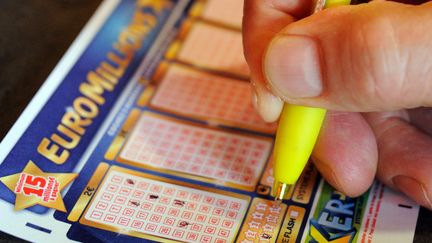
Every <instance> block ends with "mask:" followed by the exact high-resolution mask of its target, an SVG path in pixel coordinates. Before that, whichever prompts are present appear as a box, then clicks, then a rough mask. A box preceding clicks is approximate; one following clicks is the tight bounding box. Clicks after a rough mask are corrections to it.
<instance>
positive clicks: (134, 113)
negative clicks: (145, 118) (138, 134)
mask: <svg viewBox="0 0 432 243" xmlns="http://www.w3.org/2000/svg"><path fill="white" fill-rule="evenodd" d="M140 115H141V111H140V110H138V109H133V110H131V112H130V113H129V115H128V117H127V119H126V121H125V122H124V124H123V127H122V128H121V130H120V132H119V134H118V135H117V136H116V137H115V138H114V140H113V142H112V143H111V145H110V147H109V148H108V150H107V152H106V153H105V159H106V160H114V159H115V157H116V156H117V154H118V152H119V151H120V149H121V147H122V146H123V144H124V142H125V141H126V135H127V134H128V133H129V131H130V130H131V129H132V127H133V125H135V123H136V121H137V120H138V118H139V117H140Z"/></svg>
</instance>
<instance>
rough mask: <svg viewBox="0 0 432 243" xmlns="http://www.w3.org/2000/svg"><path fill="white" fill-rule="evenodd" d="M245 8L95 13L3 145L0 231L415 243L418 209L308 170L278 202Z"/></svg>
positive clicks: (238, 0)
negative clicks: (354, 191) (254, 84)
mask: <svg viewBox="0 0 432 243" xmlns="http://www.w3.org/2000/svg"><path fill="white" fill-rule="evenodd" d="M242 9H243V1H242V0H197V1H192V0H178V1H174V0H153V1H152V0H110V1H105V2H103V3H102V4H101V6H100V7H99V9H98V10H97V12H96V13H95V14H94V16H93V17H92V18H91V19H90V21H89V22H88V24H87V25H86V27H85V28H84V29H83V31H82V32H81V34H80V35H79V36H78V37H77V39H76V40H75V42H74V43H73V44H72V46H71V47H70V49H69V50H68V51H67V53H66V54H65V56H64V57H63V59H62V60H61V61H60V63H59V64H58V66H57V67H56V68H55V69H54V70H53V72H52V73H51V75H50V76H49V78H48V79H47V80H46V82H45V84H44V85H43V87H42V88H41V89H40V90H39V92H38V93H37V95H36V96H35V97H34V99H33V100H32V101H31V103H30V104H29V105H28V107H27V108H26V110H25V111H24V113H23V114H22V115H21V117H20V118H19V120H18V121H17V122H16V124H15V125H14V126H13V128H12V129H11V131H10V132H9V133H8V135H7V136H6V137H5V139H4V140H3V141H2V143H1V145H0V161H1V164H0V230H1V231H4V232H7V233H9V234H12V235H15V236H17V237H20V238H23V239H26V240H30V241H36V242H54V241H57V242H67V241H85V242H91V241H96V242H99V241H103V242H105V241H106V242H117V241H118V242H120V241H121V242H141V241H155V242H217V243H222V242H224V243H225V242H410V241H412V239H413V236H414V230H415V226H416V221H417V217H418V211H419V206H418V205H416V204H414V203H413V202H412V201H410V200H409V199H407V198H405V197H404V196H402V195H400V194H397V193H395V192H393V191H392V190H391V189H389V188H387V187H385V186H384V185H382V184H380V183H378V182H375V183H374V184H373V185H372V187H371V188H370V189H369V190H368V191H367V192H366V193H365V194H364V195H362V196H360V197H358V198H350V197H347V196H345V195H343V194H341V193H340V192H338V191H336V190H335V189H333V188H332V187H331V186H329V185H328V184H327V183H325V182H324V181H323V180H322V179H321V177H320V175H319V173H318V171H317V170H316V169H315V168H314V166H313V164H312V163H310V164H309V165H308V166H307V168H306V169H305V171H304V172H303V174H302V176H301V178H300V180H299V181H298V183H297V184H296V185H295V187H294V188H293V189H292V191H291V192H290V197H289V199H287V200H284V201H283V202H282V203H280V204H276V203H274V201H273V199H272V198H271V197H270V195H269V192H270V187H271V185H272V182H273V177H272V156H271V154H272V148H273V142H274V133H275V124H268V123H265V122H264V121H262V120H261V119H260V118H259V116H258V114H257V113H256V112H255V111H254V109H253V106H252V104H251V97H250V87H249V83H248V77H249V69H248V66H247V64H246V61H245V59H244V56H243V53H242V40H241V18H242Z"/></svg>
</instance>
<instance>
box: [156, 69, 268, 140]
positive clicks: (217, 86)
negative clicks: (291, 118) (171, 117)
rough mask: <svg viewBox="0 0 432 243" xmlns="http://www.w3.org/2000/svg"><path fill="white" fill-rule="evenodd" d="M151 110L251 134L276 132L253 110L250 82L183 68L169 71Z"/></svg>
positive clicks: (158, 90)
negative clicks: (238, 128) (246, 129)
mask: <svg viewBox="0 0 432 243" xmlns="http://www.w3.org/2000/svg"><path fill="white" fill-rule="evenodd" d="M150 104H151V106H153V107H155V108H159V109H162V110H166V111H170V112H173V113H175V114H181V115H185V116H187V117H197V118H201V119H204V120H207V121H213V120H214V121H215V122H216V123H220V122H222V124H227V125H231V126H234V127H240V128H250V129H252V130H257V131H264V132H274V131H275V128H276V126H275V124H269V123H266V122H264V121H263V120H262V119H261V117H259V115H258V114H257V112H256V111H255V109H254V108H253V105H252V102H251V91H250V85H249V83H248V82H244V81H239V80H236V79H232V78H226V77H221V76H217V75H213V74H209V73H206V72H202V71H197V70H194V69H192V68H188V67H186V66H182V65H170V66H169V67H168V70H166V73H165V75H164V76H163V78H162V80H161V83H160V84H159V86H158V89H157V91H156V94H155V95H154V97H153V99H152V100H151V103H150Z"/></svg>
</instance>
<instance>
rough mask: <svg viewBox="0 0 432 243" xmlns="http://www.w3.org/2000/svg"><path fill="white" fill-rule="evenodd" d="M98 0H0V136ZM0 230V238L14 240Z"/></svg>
mask: <svg viewBox="0 0 432 243" xmlns="http://www.w3.org/2000/svg"><path fill="white" fill-rule="evenodd" d="M100 2H101V1H100V0H45V1H40V0H1V1H0V46H1V48H0V64H1V65H0V83H1V84H0V139H2V138H3V137H4V136H5V135H6V133H7V131H8V130H9V129H10V128H11V127H12V125H13V123H14V122H15V120H16V119H17V118H18V116H19V115H20V113H21V112H22V111H23V110H24V108H25V107H26V105H27V104H28V103H29V101H30V100H31V98H32V97H33V95H34V94H35V93H36V91H37V90H38V89H39V87H40V86H41V85H42V83H43V82H44V80H45V79H46V78H47V77H48V75H49V73H50V72H51V70H52V69H53V68H54V67H55V65H56V64H57V62H58V61H59V60H60V58H61V57H62V55H63V54H64V52H65V51H66V50H67V48H68V47H69V45H70V44H71V43H72V41H73V40H74V39H75V37H76V36H77V35H78V33H79V32H80V30H81V29H82V28H83V26H84V25H85V23H86V22H87V20H88V19H89V18H90V16H91V15H92V14H93V12H94V11H95V9H96V8H97V7H98V5H99V3H100ZM18 241H22V240H20V239H18V238H15V237H13V236H10V235H8V234H5V233H2V232H0V242H18ZM414 242H432V212H431V211H428V210H426V209H424V208H422V209H421V210H420V217H419V221H418V223H417V229H416V235H415V238H414Z"/></svg>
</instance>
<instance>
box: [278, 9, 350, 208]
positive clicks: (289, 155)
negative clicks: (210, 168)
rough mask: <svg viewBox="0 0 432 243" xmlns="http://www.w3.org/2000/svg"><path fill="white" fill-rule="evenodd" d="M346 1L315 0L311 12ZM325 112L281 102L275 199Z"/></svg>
mask: <svg viewBox="0 0 432 243" xmlns="http://www.w3.org/2000/svg"><path fill="white" fill-rule="evenodd" d="M350 3H351V0H316V1H315V5H314V9H313V11H312V12H313V13H316V12H318V11H320V10H322V9H324V8H329V7H334V6H339V5H349V4H350ZM325 114H326V110H325V109H321V108H313V107H304V106H298V105H290V104H288V103H285V104H284V107H283V110H282V114H281V117H280V120H279V125H278V130H277V134H276V141H275V145H274V151H273V161H274V168H273V171H274V179H275V180H274V184H273V188H272V192H271V194H272V196H273V197H275V199H276V200H282V199H286V197H287V194H288V192H289V191H290V188H291V187H292V186H293V185H294V184H295V183H296V182H297V180H298V178H299V177H300V175H301V173H302V172H303V169H304V167H305V166H306V163H307V161H308V160H309V157H310V155H311V153H312V150H313V147H314V146H315V142H316V140H317V138H318V134H319V131H320V129H321V126H322V123H323V121H324V117H325Z"/></svg>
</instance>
